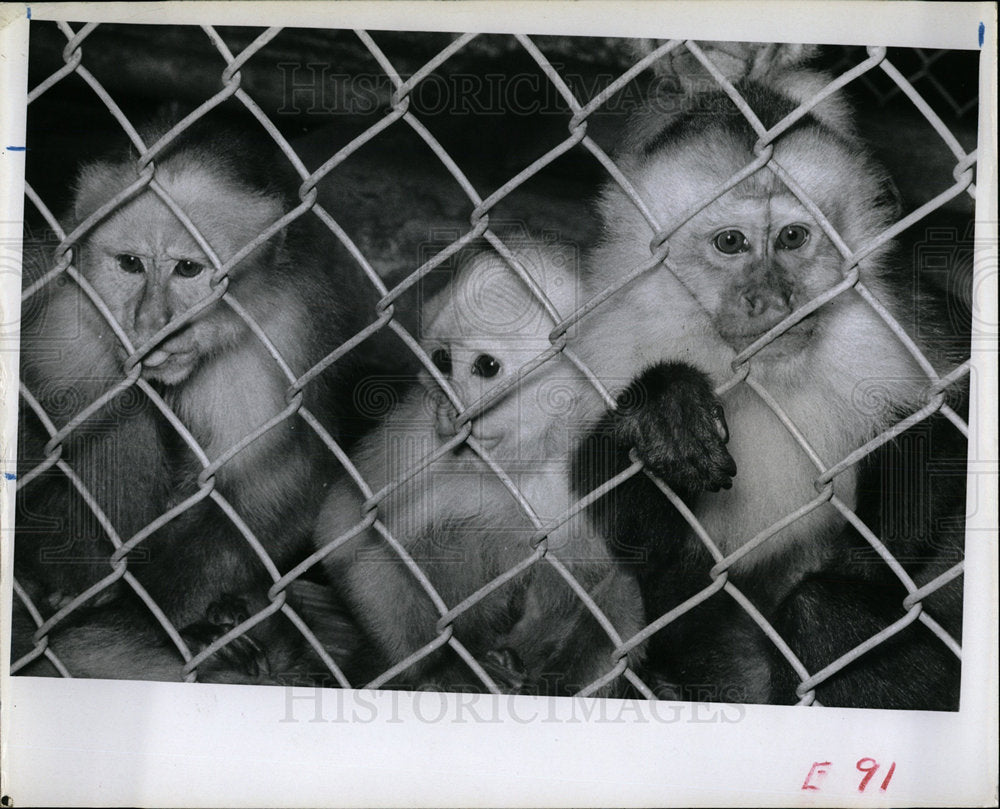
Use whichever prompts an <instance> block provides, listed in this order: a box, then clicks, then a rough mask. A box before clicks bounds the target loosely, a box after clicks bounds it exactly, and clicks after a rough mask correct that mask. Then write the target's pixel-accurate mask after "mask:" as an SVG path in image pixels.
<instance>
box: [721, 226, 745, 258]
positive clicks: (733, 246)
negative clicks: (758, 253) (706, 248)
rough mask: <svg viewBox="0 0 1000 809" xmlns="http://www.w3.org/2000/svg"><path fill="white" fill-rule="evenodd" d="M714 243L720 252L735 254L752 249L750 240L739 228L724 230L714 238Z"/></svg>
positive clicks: (728, 254)
mask: <svg viewBox="0 0 1000 809" xmlns="http://www.w3.org/2000/svg"><path fill="white" fill-rule="evenodd" d="M712 244H714V245H715V249H716V250H718V251H719V252H720V253H725V254H726V255H727V256H734V255H736V254H737V253H745V252H746V251H747V250H749V249H750V240H749V239H748V238H747V237H746V236H744V235H743V233H742V232H741V231H738V230H724V231H722V233H720V234H718V235H717V236H716V237H715V238H714V239H712Z"/></svg>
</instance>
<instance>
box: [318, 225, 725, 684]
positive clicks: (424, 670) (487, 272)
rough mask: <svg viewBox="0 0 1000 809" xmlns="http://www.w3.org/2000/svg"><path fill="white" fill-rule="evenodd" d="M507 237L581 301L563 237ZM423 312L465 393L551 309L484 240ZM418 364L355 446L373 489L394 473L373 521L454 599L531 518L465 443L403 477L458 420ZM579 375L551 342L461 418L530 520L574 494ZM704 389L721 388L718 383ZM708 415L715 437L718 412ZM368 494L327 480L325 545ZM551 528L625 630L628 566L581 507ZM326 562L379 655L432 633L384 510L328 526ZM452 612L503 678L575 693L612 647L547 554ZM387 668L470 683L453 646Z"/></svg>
mask: <svg viewBox="0 0 1000 809" xmlns="http://www.w3.org/2000/svg"><path fill="white" fill-rule="evenodd" d="M515 253H516V255H517V257H518V259H519V261H520V262H521V263H522V264H523V265H524V267H525V268H526V270H527V272H528V273H529V274H530V275H531V276H532V277H533V278H534V279H535V280H536V282H537V283H538V285H539V286H540V287H541V288H542V289H543V290H544V292H545V294H546V295H547V296H548V297H549V299H550V300H551V302H552V304H553V305H554V307H555V309H556V311H557V312H558V313H559V314H560V316H562V315H565V314H566V313H568V312H570V311H572V310H573V309H574V308H575V307H576V306H577V305H578V300H577V291H578V287H577V285H578V283H579V276H578V274H577V273H576V272H574V270H575V268H576V263H577V258H576V255H575V253H574V252H573V251H572V250H568V249H566V248H557V247H555V246H546V245H544V244H541V243H539V244H538V245H536V246H530V245H529V246H523V245H522V246H521V247H519V248H518V249H517V250H516V251H515ZM422 320H423V331H422V335H421V337H422V345H423V346H424V348H425V350H426V351H427V353H428V355H429V356H430V358H431V359H432V361H433V363H434V364H435V365H436V367H437V369H438V370H439V371H440V372H441V374H442V375H443V376H444V377H445V378H446V379H447V381H448V383H449V384H450V385H451V387H452V388H453V389H454V391H455V393H456V394H457V395H458V397H459V398H460V400H461V402H462V404H463V406H468V405H469V404H471V403H473V402H476V401H477V400H479V399H480V398H481V397H482V396H484V395H487V394H488V393H489V392H490V391H495V390H496V389H498V386H502V385H504V384H506V383H509V382H511V380H512V377H514V375H515V374H516V373H517V371H518V369H519V368H521V367H522V366H524V365H525V364H526V363H528V362H530V361H531V360H534V359H535V358H537V357H538V356H539V355H540V354H541V353H542V352H543V351H545V350H546V349H548V348H549V347H550V343H549V340H548V334H549V333H550V332H551V330H552V327H553V325H554V323H555V321H554V320H553V319H552V318H551V317H550V316H549V315H548V314H547V313H546V311H545V310H544V309H543V307H542V306H541V305H540V304H539V303H538V302H537V299H536V298H534V297H532V295H531V294H530V293H529V291H528V289H527V287H526V286H524V285H523V283H522V282H521V281H520V280H519V279H518V278H517V277H516V276H515V274H514V273H513V272H512V270H511V269H510V268H509V267H508V266H507V265H506V263H505V262H504V261H503V260H502V259H501V258H500V257H499V255H497V254H496V253H492V252H474V253H473V254H472V255H471V257H468V256H467V257H466V258H465V259H464V260H463V261H462V263H461V265H460V269H459V271H458V274H457V276H456V277H455V279H454V280H453V281H452V283H450V284H449V285H448V286H447V287H445V289H444V290H443V291H442V292H440V293H438V294H437V295H436V296H435V297H434V298H432V299H431V300H430V301H429V302H428V303H427V305H426V306H425V308H424V310H423V318H422ZM426 377H427V378H426V379H425V383H426V386H425V387H420V388H418V389H416V390H415V391H413V392H412V393H411V394H410V395H409V396H408V397H407V398H406V399H404V400H403V401H402V402H401V403H400V404H399V405H398V407H397V408H396V409H395V410H394V411H393V413H392V414H391V415H390V417H389V418H388V419H387V420H386V421H385V422H384V423H383V424H381V425H380V426H379V427H378V429H376V430H375V431H373V432H372V433H371V434H369V435H368V436H367V437H366V438H365V439H364V440H363V441H362V443H361V444H360V446H359V447H358V449H357V451H356V452H355V454H354V455H353V457H352V461H353V462H354V463H355V464H356V466H357V468H358V470H359V472H360V473H361V475H362V477H363V478H364V479H365V480H366V481H367V482H368V484H369V485H370V487H371V488H372V490H373V491H375V492H377V493H378V492H380V491H381V490H382V488H383V487H385V486H389V487H390V490H389V492H388V493H383V495H382V497H381V499H380V500H379V502H378V503H377V509H378V511H377V514H378V520H379V521H380V524H381V525H382V526H384V528H385V529H386V530H387V531H388V532H389V533H390V534H391V535H392V536H393V537H394V538H395V540H396V541H398V543H399V544H400V545H401V546H402V547H403V548H405V549H406V551H407V553H408V554H409V555H410V556H411V557H412V558H413V560H414V562H415V563H416V564H417V565H418V566H419V568H420V569H421V570H422V571H423V573H424V574H425V575H426V576H427V579H428V580H429V582H430V584H431V585H432V586H433V588H434V589H435V590H436V591H437V593H438V595H439V596H440V598H441V600H442V601H443V604H444V607H445V608H447V609H452V608H454V607H456V606H457V605H459V604H460V603H461V602H462V601H463V600H465V599H467V598H469V597H470V596H472V595H473V593H475V592H476V591H477V590H479V589H480V588H483V587H484V586H486V585H487V584H488V583H490V582H491V581H492V580H494V579H495V578H497V577H499V576H501V575H502V574H504V573H505V572H507V571H509V570H511V569H513V568H515V567H516V566H517V565H518V564H520V563H521V562H523V561H524V560H526V559H528V558H529V557H530V556H531V554H532V553H533V551H534V547H535V546H534V545H533V544H532V539H533V537H534V536H535V534H536V529H535V528H534V527H533V525H532V523H531V521H530V520H529V519H528V518H527V517H526V515H525V512H524V510H523V509H522V507H521V505H519V504H518V503H517V502H516V500H515V499H514V497H513V496H512V495H511V493H510V492H509V491H508V489H507V488H506V487H505V486H504V484H503V483H502V482H501V480H500V479H499V478H498V476H497V474H496V473H495V472H494V470H493V469H491V468H490V467H489V466H488V465H487V463H486V462H484V461H483V460H482V459H481V458H480V457H479V456H478V455H477V454H476V453H475V452H474V451H473V450H472V449H471V448H470V447H469V446H468V445H466V444H460V445H458V446H457V447H456V448H454V449H451V450H449V449H447V448H445V449H446V451H445V453H444V454H443V455H442V456H441V457H438V458H437V459H436V460H434V461H433V463H430V464H429V465H425V466H424V468H423V469H422V470H421V471H420V472H419V473H418V474H416V475H414V476H411V477H407V471H408V470H411V469H414V468H416V467H417V466H418V465H419V462H420V461H421V460H422V459H424V458H426V457H427V456H430V455H431V454H432V453H434V452H435V451H437V450H440V449H441V448H442V447H444V445H445V444H446V442H447V441H449V440H452V439H453V438H454V437H455V436H456V435H457V433H456V428H455V426H454V415H455V413H454V410H453V408H452V405H451V404H450V403H449V402H448V400H447V399H445V398H444V397H443V394H442V393H441V391H440V390H439V389H438V388H437V387H436V386H435V385H434V384H433V383H431V382H430V375H429V374H426ZM580 380H581V376H580V374H579V372H578V371H577V370H576V368H575V367H574V366H573V364H572V363H571V362H570V361H569V360H568V359H567V358H566V357H564V356H563V355H562V354H555V355H554V356H553V357H551V358H550V359H549V360H548V361H547V362H545V363H544V364H543V365H541V366H540V367H537V368H535V369H534V370H533V371H531V373H529V374H527V375H526V376H524V377H523V378H521V379H520V380H519V381H518V383H517V384H516V385H515V386H513V388H512V389H510V390H509V392H507V393H506V395H505V396H504V397H503V398H501V399H499V400H496V401H494V402H493V404H492V405H491V406H490V407H489V408H488V409H487V410H486V411H485V412H483V413H482V414H481V415H479V416H477V417H475V418H474V419H473V420H472V422H471V435H472V439H474V441H475V442H477V443H478V445H479V446H481V447H482V448H483V449H484V450H485V451H486V452H487V453H488V454H489V456H490V457H491V458H492V459H494V460H495V461H496V463H497V464H498V465H499V467H500V468H501V469H503V470H504V472H505V473H506V474H507V475H509V477H510V480H511V481H512V482H513V483H514V484H515V485H516V486H517V487H518V489H519V490H520V492H521V493H522V494H523V495H524V498H525V500H526V501H527V503H528V505H529V506H530V508H531V509H532V510H534V511H535V513H536V514H537V515H538V517H539V519H540V520H541V522H542V523H546V522H547V521H550V520H552V519H553V518H555V517H557V516H558V515H560V514H562V513H563V512H564V511H565V510H566V509H567V508H568V506H569V505H570V504H571V503H572V502H573V501H574V500H575V499H576V498H575V497H574V496H572V495H571V494H570V484H569V477H568V475H569V463H568V459H569V457H570V450H571V447H572V446H573V445H575V443H576V441H577V439H578V437H579V426H578V425H579V424H580V423H582V414H583V413H584V412H594V411H595V409H598V408H597V405H596V402H598V401H599V400H598V399H597V395H596V393H594V392H590V393H587V392H586V389H581V384H580ZM704 387H705V388H706V389H707V382H706V383H704ZM581 391H583V392H581ZM708 395H709V396H710V397H711V391H710V390H708ZM708 406H709V407H714V406H715V401H714V397H712V402H711V403H708ZM709 429H710V430H711V431H712V435H713V436H714V440H715V441H716V442H717V443H720V444H721V442H722V440H723V438H722V437H721V436H720V434H719V432H718V430H717V429H716V428H715V426H710V428H709ZM723 451H724V450H723ZM685 468H686V467H685ZM397 481H402V482H400V483H398V484H397ZM364 499H365V498H364V497H363V495H362V494H361V492H360V491H359V489H358V487H357V486H356V485H355V484H354V483H353V482H352V481H350V480H347V479H346V478H345V480H344V481H343V482H341V483H339V484H337V485H336V486H335V487H334V488H333V490H332V491H331V493H330V495H329V497H328V499H327V501H326V504H325V505H324V507H323V511H322V513H321V515H320V518H319V520H318V523H317V525H318V529H317V544H318V546H319V547H324V546H326V545H328V544H329V543H332V542H334V541H335V540H336V539H337V538H338V537H340V536H342V535H343V534H345V533H347V532H348V531H349V530H350V529H351V528H352V526H355V525H357V524H358V523H359V522H360V521H361V519H362V518H363V517H364V516H365V512H363V510H362V508H363V501H364ZM547 542H548V553H549V554H550V555H554V556H555V557H556V558H557V559H558V560H560V562H561V563H562V564H564V565H565V566H566V567H567V568H568V569H569V570H570V571H571V572H572V574H573V575H574V576H575V577H576V578H577V579H578V581H579V582H580V583H581V584H582V585H583V587H584V588H585V589H586V590H587V591H588V592H589V593H590V595H591V596H592V597H593V599H594V601H595V602H596V604H597V605H598V607H599V608H600V609H601V610H602V611H603V612H604V613H605V614H606V615H607V617H608V619H609V620H610V621H611V623H612V625H613V626H614V627H615V629H616V630H617V631H618V633H619V634H620V635H621V637H622V638H623V639H628V638H629V637H631V636H632V635H634V634H635V632H636V631H638V629H639V628H640V627H641V625H642V604H641V599H640V595H639V591H638V587H637V586H636V582H635V580H634V579H633V578H632V577H631V576H630V575H629V574H627V573H625V572H623V570H622V569H621V568H620V567H619V566H618V565H616V564H615V562H614V560H613V557H612V556H611V554H610V553H609V551H608V548H607V546H606V543H605V540H604V538H603V535H602V534H600V533H598V532H595V531H594V530H593V528H592V527H591V526H590V525H589V522H588V520H587V519H586V516H585V515H581V514H578V515H577V516H576V517H575V518H573V519H571V520H570V521H568V522H567V523H565V524H563V525H562V527H560V528H558V529H557V530H555V531H553V532H552V533H551V534H549V536H548V540H547ZM325 564H326V568H327V572H328V574H329V578H330V579H331V581H333V582H334V583H335V585H337V586H339V587H341V588H342V589H343V590H344V591H345V593H346V597H347V600H348V602H349V603H350V604H351V605H352V607H353V611H354V613H355V615H356V617H357V620H358V621H359V622H360V623H361V624H362V625H363V627H364V629H365V630H366V631H367V633H368V634H369V635H370V636H371V638H372V639H373V640H374V642H375V645H376V646H377V649H378V651H379V652H380V653H381V656H382V658H383V659H382V660H381V661H379V666H378V669H377V670H378V671H384V670H385V669H387V668H388V667H389V666H391V665H395V664H397V663H400V662H401V661H403V660H405V659H406V658H407V657H409V656H410V655H411V654H413V653H415V652H417V651H418V650H420V649H421V648H422V647H423V646H424V645H425V644H428V643H430V642H431V641H433V640H435V639H436V638H437V637H438V635H439V631H440V629H439V628H438V626H437V624H438V622H439V619H440V618H441V610H440V609H439V608H437V607H436V606H435V603H434V601H433V600H432V598H431V597H430V596H429V595H428V594H427V592H426V591H425V590H424V589H423V588H422V586H421V584H420V583H419V582H418V579H417V577H416V576H415V575H414V573H413V572H412V571H411V570H410V569H409V568H408V567H407V566H406V565H405V564H404V563H403V561H402V560H401V558H400V556H399V555H398V554H397V553H396V551H395V550H394V549H393V548H392V547H391V546H390V543H389V542H388V541H387V540H386V538H385V536H384V535H383V534H382V533H381V532H380V530H379V524H376V525H375V526H373V527H371V528H368V529H366V530H365V531H363V532H362V533H361V534H360V535H358V536H357V537H354V538H351V539H349V540H347V541H345V542H343V543H342V544H340V545H339V546H338V547H336V549H335V550H334V551H333V552H332V553H331V554H330V555H329V556H328V557H327V558H326V562H325ZM452 626H453V629H454V635H455V637H456V638H457V639H458V640H459V641H460V642H461V643H462V644H464V645H465V646H466V648H467V649H468V650H469V651H470V652H471V653H472V654H473V655H474V656H475V657H476V658H477V660H479V661H480V663H482V664H483V666H484V667H485V669H486V671H487V672H488V673H489V674H490V675H491V677H493V679H494V681H495V682H496V684H497V685H498V687H500V688H501V689H503V690H509V691H517V692H521V693H528V692H531V693H545V694H571V693H574V692H576V691H579V690H580V689H582V688H585V687H587V686H588V685H591V684H592V683H593V682H594V681H596V680H597V679H598V678H600V677H602V676H603V675H605V674H607V673H608V672H610V671H611V670H612V668H613V667H614V664H615V660H613V659H612V657H611V653H612V650H613V649H614V644H613V643H612V642H611V640H610V639H609V636H608V634H607V633H606V632H605V631H604V630H603V629H602V628H601V626H600V625H599V624H598V622H597V621H596V620H595V619H594V618H593V617H592V615H591V613H589V612H588V611H587V609H586V608H585V607H584V606H583V604H582V602H581V601H580V599H579V597H578V596H577V595H576V594H575V593H574V592H573V590H572V589H571V588H570V587H569V585H568V584H567V583H566V582H565V580H564V579H562V578H561V577H560V575H559V574H558V573H557V572H556V571H555V570H554V569H553V568H552V567H551V566H550V565H549V563H548V562H546V561H545V560H544V559H543V560H540V561H539V562H537V563H536V564H535V565H533V566H532V567H530V568H529V569H527V570H526V571H524V572H522V573H520V574H519V575H517V576H516V577H514V578H512V579H510V580H508V581H507V582H506V583H504V584H503V585H502V586H500V587H499V588H497V589H495V590H493V591H492V592H491V593H490V594H489V595H487V596H486V597H485V598H483V599H482V600H481V601H479V602H478V603H476V604H475V605H473V606H471V607H470V608H469V609H466V610H465V611H463V612H461V614H459V615H458V616H457V617H455V618H454V621H453V623H452ZM640 657H641V647H639V648H636V649H633V650H632V652H631V653H630V655H629V661H630V664H631V665H633V666H634V665H635V664H636V663H637V662H638V661H639V659H640ZM391 684H392V685H393V686H398V687H403V686H420V687H429V686H433V687H436V688H439V689H442V690H449V689H462V688H469V687H472V688H475V687H477V686H479V687H482V685H481V680H478V679H477V678H476V677H475V676H474V675H473V673H472V671H471V670H470V669H469V668H468V667H467V666H466V665H465V663H464V662H462V661H461V660H460V659H459V657H458V656H457V655H455V654H454V652H453V651H452V650H451V649H449V648H448V647H444V648H443V649H441V650H438V651H435V652H434V653H433V654H431V655H429V656H427V657H424V658H422V659H420V660H418V661H415V662H414V663H413V664H412V665H410V666H409V667H408V668H407V669H406V670H405V671H402V672H401V673H399V674H398V676H397V677H396V678H395V679H394V680H393V681H392V683H391ZM617 685H620V678H619V682H618V683H612V684H610V685H607V686H605V687H603V688H602V689H600V690H599V692H600V693H614V692H615V690H616V686H617Z"/></svg>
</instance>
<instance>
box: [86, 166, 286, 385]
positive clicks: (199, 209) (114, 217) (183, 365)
mask: <svg viewBox="0 0 1000 809" xmlns="http://www.w3.org/2000/svg"><path fill="white" fill-rule="evenodd" d="M123 172H126V170H125V169H124V168H123V167H114V168H109V167H105V170H104V171H98V167H91V168H90V170H89V171H88V172H85V173H84V175H83V178H82V181H81V182H82V186H81V190H80V192H79V194H78V197H79V199H78V206H77V207H78V213H82V214H83V215H85V214H86V213H87V212H88V211H87V210H84V211H80V210H79V209H80V208H81V206H82V205H83V206H84V207H87V208H92V207H97V206H98V205H99V204H100V203H101V199H102V198H103V197H104V196H112V195H113V194H115V193H117V192H118V191H119V190H120V189H121V188H123V187H125V185H126V184H127V183H126V180H127V179H128V177H127V173H125V174H124V175H123ZM158 178H159V179H160V181H161V183H162V184H163V186H164V188H165V189H166V190H167V192H168V194H170V195H171V197H172V198H173V199H174V200H175V201H176V202H177V203H178V205H179V206H180V207H181V209H182V210H183V211H184V212H185V214H186V215H187V216H188V217H189V218H190V219H191V221H192V223H193V224H194V225H195V227H196V228H197V229H198V230H199V232H200V233H201V234H202V235H203V236H204V238H205V241H206V242H207V243H208V245H209V246H210V247H211V249H212V250H213V251H214V252H215V254H216V255H217V257H218V258H219V260H220V261H222V262H225V261H226V260H227V259H229V258H230V257H231V256H233V255H234V254H235V253H236V252H238V251H239V250H240V249H241V248H243V247H244V246H245V245H246V244H247V243H249V242H250V241H251V240H252V239H253V237H254V236H255V235H256V234H257V233H259V232H260V230H262V229H263V228H265V227H266V226H267V225H269V224H270V223H271V222H273V221H275V220H276V219H277V218H278V216H280V211H279V210H277V209H276V208H275V204H274V202H273V201H271V200H261V199H259V198H255V197H252V196H250V195H248V194H246V193H242V194H241V192H239V191H237V190H235V189H231V188H229V189H226V188H221V187H219V186H218V185H217V184H213V183H214V181H213V179H212V178H211V177H209V176H207V172H205V171H198V170H194V169H188V170H187V171H181V172H177V173H171V172H170V171H169V170H165V171H164V172H163V175H162V177H161V176H160V174H159V173H158ZM95 185H99V186H100V187H95ZM263 252H265V251H261V250H259V251H257V255H254V256H251V257H250V258H248V259H246V260H244V261H243V262H242V263H241V264H240V265H239V266H238V267H237V268H235V269H234V270H233V271H232V273H231V277H232V280H233V285H234V291H235V292H236V293H238V291H239V284H240V279H241V276H242V275H244V274H245V273H246V271H247V270H248V269H249V268H250V267H251V266H252V265H253V264H254V263H255V262H259V261H261V260H262V254H263ZM80 264H81V268H82V271H83V273H84V275H85V276H86V277H87V279H88V280H89V281H90V282H91V283H92V284H93V286H94V288H95V289H96V291H97V292H98V294H99V295H100V296H101V298H102V299H103V300H104V302H105V303H106V304H107V305H108V308H109V309H110V311H111V314H112V315H113V316H114V318H115V320H117V321H118V323H119V324H120V325H121V327H122V329H123V330H124V332H125V334H126V335H127V336H128V338H129V340H130V341H131V342H132V345H133V347H134V348H139V347H141V346H144V345H146V344H147V343H149V341H150V340H151V339H152V338H153V337H154V336H156V335H158V334H159V333H160V332H161V330H163V329H164V327H165V326H166V325H167V324H168V323H170V322H171V321H172V320H173V319H175V318H178V317H179V316H181V315H184V314H185V313H186V312H188V311H190V310H192V309H193V308H194V307H196V306H198V305H199V304H202V305H203V304H204V303H205V302H206V301H208V300H209V299H210V296H211V295H212V293H213V285H212V283H211V279H212V274H213V264H212V261H211V259H210V258H209V257H208V256H207V255H206V251H204V250H203V249H202V248H201V247H200V246H199V244H198V242H197V241H196V240H195V239H194V237H193V236H192V235H191V234H190V233H189V232H188V230H187V229H186V228H185V227H184V225H183V224H182V223H181V222H180V221H179V220H178V219H177V217H176V216H174V214H173V213H171V211H170V210H169V209H168V208H167V206H166V205H165V204H164V203H163V202H162V201H161V200H160V199H159V198H158V197H156V196H155V195H154V194H153V192H151V191H146V192H143V193H142V194H141V195H140V196H138V197H136V198H134V199H133V200H131V201H129V202H127V203H126V204H125V205H123V206H122V207H120V208H118V209H117V210H116V211H115V212H114V213H113V214H111V215H110V216H109V217H108V218H107V219H105V220H104V221H102V222H101V223H100V224H99V225H98V226H97V227H96V228H95V229H94V230H93V231H92V232H91V234H90V235H89V237H88V238H87V240H86V242H85V243H84V245H83V247H82V251H81V256H80ZM236 297H237V299H238V297H239V296H238V294H236ZM244 329H245V326H243V324H242V323H241V322H240V321H239V320H238V319H237V318H236V317H235V315H233V314H232V313H231V311H229V309H228V307H226V306H225V305H223V304H219V303H218V302H217V301H216V302H213V303H211V304H209V305H207V306H205V307H204V308H203V309H201V310H200V311H199V312H198V313H197V314H196V315H195V316H194V317H193V318H192V319H191V320H190V322H188V323H186V324H185V325H183V326H181V327H180V328H178V329H176V330H173V331H169V330H168V333H165V334H163V335H162V339H160V340H159V341H158V342H157V343H156V344H155V346H154V347H153V348H152V350H151V351H150V352H149V353H147V354H146V355H145V357H144V359H143V361H142V364H143V371H142V374H143V376H144V377H145V378H147V379H151V380H156V381H158V382H161V383H163V384H165V385H176V384H179V383H181V382H183V381H184V380H185V379H187V378H188V377H189V376H190V375H191V373H192V372H193V371H194V370H195V368H196V367H197V366H198V364H199V363H200V362H201V361H203V360H204V359H205V358H206V357H208V356H210V355H212V354H213V353H215V352H217V351H219V350H222V349H224V348H225V347H226V346H228V345H231V344H232V343H234V342H235V341H236V340H237V339H238V338H239V337H240V335H241V334H242V333H243V330H244ZM118 353H119V355H120V357H121V358H122V359H124V357H125V356H126V354H127V351H126V349H125V347H124V346H118Z"/></svg>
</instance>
